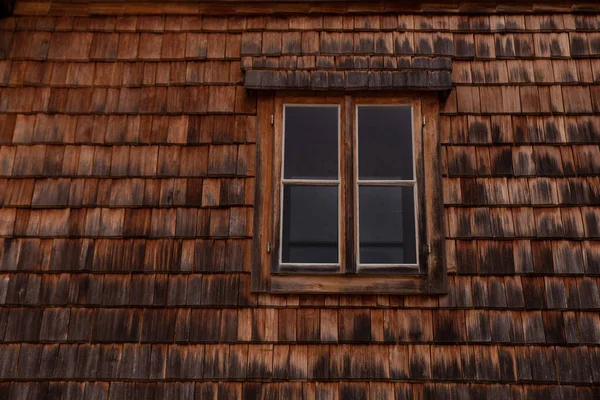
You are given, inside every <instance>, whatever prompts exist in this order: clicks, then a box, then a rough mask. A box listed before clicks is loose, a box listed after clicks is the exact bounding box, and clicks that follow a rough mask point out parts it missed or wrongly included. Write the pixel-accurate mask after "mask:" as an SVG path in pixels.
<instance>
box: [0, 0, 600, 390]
mask: <svg viewBox="0 0 600 400" xmlns="http://www.w3.org/2000/svg"><path fill="white" fill-rule="evenodd" d="M19 4H21V3H19ZM23 4H24V3H23ZM179 6H180V7H183V8H182V9H181V10H188V11H189V9H188V8H186V7H196V8H194V11H193V13H184V14H186V15H176V14H177V12H179V11H178V10H179V9H178V10H174V9H172V8H168V7H170V6H168V5H157V7H158V10H159V11H160V12H159V13H158V14H157V15H154V16H150V15H145V14H147V12H145V11H144V10H142V11H143V12H140V13H139V15H135V14H136V13H137V12H136V10H138V8H136V7H137V6H136V5H135V4H133V3H131V4H127V5H126V8H127V10H129V12H128V13H127V15H118V16H116V15H113V16H111V15H104V16H89V17H85V16H83V13H84V12H90V13H92V14H97V11H98V10H100V9H99V8H98V7H100V5H96V4H94V3H90V4H87V5H86V7H87V8H86V9H85V10H88V11H84V9H83V8H79V9H78V10H79V11H78V13H80V14H81V15H79V14H78V15H77V16H74V15H67V14H69V12H70V11H69V10H70V8H68V7H63V6H61V5H59V4H58V3H51V4H50V5H49V7H50V8H49V9H50V13H49V14H48V15H38V16H35V15H27V16H26V15H21V16H18V17H14V18H6V19H2V20H1V21H0V30H1V32H0V33H1V34H0V204H1V208H0V342H1V343H0V354H2V355H3V357H0V397H7V398H26V397H27V396H29V397H30V398H32V397H36V398H37V397H40V398H43V397H44V396H45V397H49V396H54V397H65V398H79V397H90V398H92V399H107V398H114V399H117V398H124V397H132V398H133V397H135V398H137V397H140V398H149V397H160V398H188V397H192V396H196V397H202V398H203V397H210V396H212V397H218V398H229V397H231V398H244V397H246V398H251V397H252V398H254V396H258V395H262V396H264V397H280V398H293V397H294V396H304V397H307V398H312V397H316V398H320V397H321V396H331V397H332V398H366V397H367V396H370V397H371V398H399V399H400V398H413V397H419V396H423V397H425V396H428V397H432V398H433V397H436V398H437V397H461V398H463V397H464V398H467V397H469V396H471V397H486V396H487V397H490V398H509V397H511V396H512V397H515V398H528V397H534V398H536V397H540V398H541V397H545V398H554V397H557V398H559V397H561V396H562V397H563V398H579V397H581V398H586V396H587V398H595V397H598V390H597V389H596V387H597V384H598V382H599V380H600V376H598V373H597V370H598V366H599V363H600V353H599V351H598V345H599V343H600V320H599V318H598V315H597V311H598V309H599V307H600V304H599V302H600V295H599V293H600V289H599V287H600V286H599V285H600V280H599V278H598V275H599V273H600V256H599V254H600V246H599V244H598V239H599V238H600V231H599V230H598V226H599V224H600V213H599V212H598V209H597V208H598V206H599V205H600V181H599V178H598V174H599V173H600V164H599V162H598V160H600V151H599V147H598V143H599V141H600V120H599V119H598V116H597V114H598V111H599V110H600V90H599V89H598V83H600V64H599V61H598V60H599V59H598V56H599V55H600V45H599V43H600V41H599V38H598V33H597V30H598V27H599V26H600V25H599V22H598V15H597V13H598V11H600V10H598V9H597V6H596V5H594V4H588V5H586V6H581V7H580V8H577V7H579V6H577V5H572V4H570V3H569V4H566V3H565V4H563V3H561V4H553V5H552V6H551V8H546V9H545V10H546V11H547V12H546V13H545V14H536V13H531V12H530V11H534V9H533V8H531V7H530V6H529V5H527V4H522V5H519V6H518V7H517V8H511V7H512V6H510V5H487V4H486V5H481V4H480V5H478V6H477V7H476V8H472V9H471V8H469V6H468V5H465V6H464V8H460V7H463V6H461V5H451V4H448V5H445V6H444V8H443V9H442V8H439V5H438V6H435V5H432V6H431V7H433V8H431V9H430V11H434V12H433V13H432V14H421V13H420V11H421V9H420V7H421V6H420V5H418V4H414V5H409V6H407V7H409V9H408V11H410V12H411V13H406V11H407V10H403V12H402V13H401V14H396V12H397V11H398V10H396V8H395V7H396V6H393V5H388V6H389V7H391V8H389V9H385V10H383V9H381V7H380V5H377V4H373V5H366V3H365V4H363V5H361V6H359V7H366V8H364V9H363V8H359V9H356V8H352V7H355V6H358V5H356V4H355V5H354V6H352V5H348V4H342V3H340V4H333V3H332V4H328V5H326V6H327V7H331V8H326V9H323V8H319V7H320V6H316V5H315V7H317V8H315V9H314V10H312V12H311V13H304V12H305V9H304V8H302V9H300V8H296V9H295V10H296V11H295V12H293V13H291V14H292V15H288V14H287V13H286V12H283V13H282V14H281V15H277V16H273V15H270V14H271V12H272V10H273V9H274V8H273V7H270V6H269V7H261V8H260V9H259V11H260V13H258V14H257V12H256V11H257V10H256V9H250V8H248V6H245V5H240V8H239V9H236V15H234V14H230V11H231V10H229V11H227V10H225V9H224V8H222V7H227V6H222V5H213V7H217V8H215V10H217V9H218V10H219V11H222V12H220V13H219V15H213V16H209V15H204V14H205V13H207V12H209V11H210V10H209V9H207V8H206V7H207V6H206V5H202V4H197V5H192V4H182V5H179ZM23 7H24V6H22V8H20V9H18V12H19V13H20V14H26V13H29V12H30V11H28V9H27V8H23ZM219 7H221V8H219ZM278 7H282V8H281V10H285V9H287V8H286V7H298V6H297V5H293V4H281V5H278ZM323 7H325V5H324V6H323ZM348 7H351V8H352V9H350V10H348ZM436 7H437V8H436ZM456 7H459V8H456ZM498 7H500V8H498ZM503 7H504V8H503ZM585 7H587V8H585ZM584 8H585V9H584ZM115 10H116V9H115ZM119 10H122V9H121V8H119ZM468 10H471V11H477V14H476V15H475V14H473V15H471V14H467V13H464V12H462V11H468ZM572 10H576V11H578V12H579V11H581V12H582V13H577V14H574V13H571V11H572ZM38 11H39V10H38ZM101 11H102V13H103V14H107V13H108V14H110V13H112V12H113V11H112V9H106V8H104V9H101ZM213 11H214V10H213ZM249 11H252V13H251V14H248V12H249ZM319 11H324V12H325V13H324V14H321V13H320V12H319ZM348 11H349V12H348ZM357 11H361V12H357ZM362 11H364V13H363V12H362ZM382 11H385V12H382ZM450 11H452V12H450ZM585 11H592V12H591V13H589V14H585V13H583V12H585ZM40 12H41V11H40ZM161 12H164V14H165V15H163V14H161ZM59 14H63V15H60V16H59ZM120 14H122V13H120ZM142 14H144V15H142ZM166 14H168V15H166ZM55 15H56V16H55ZM264 88H268V89H278V90H279V89H289V88H293V89H310V90H315V91H316V90H319V91H321V92H319V93H321V94H323V92H322V91H327V90H337V91H341V90H343V91H346V90H357V91H368V90H371V89H378V90H379V89H386V90H388V91H389V90H406V89H410V90H414V91H415V92H414V93H415V94H417V93H418V92H419V91H421V90H425V89H426V90H430V89H431V90H437V91H444V90H449V93H447V95H448V96H447V97H444V98H442V99H441V103H440V109H441V115H440V120H439V124H440V136H441V146H440V150H441V151H440V153H441V157H442V160H443V162H442V164H443V167H442V168H443V186H444V201H445V204H446V207H445V219H446V227H447V228H446V232H445V236H446V250H447V251H446V253H447V263H448V269H449V271H450V277H449V281H450V288H449V292H450V293H449V294H448V295H445V296H441V297H432V298H420V297H415V296H408V297H403V296H376V295H374V296H320V297H319V296H316V297H315V296H291V295H289V296H275V295H267V294H261V295H256V294H253V293H251V292H250V275H249V271H250V264H251V257H250V252H251V242H252V239H251V238H252V236H253V234H254V232H253V227H252V218H253V213H254V210H253V203H254V195H255V193H254V191H255V186H256V182H255V175H256V166H255V159H254V158H255V151H256V147H255V145H256V140H257V138H256V136H257V132H256V118H257V94H256V92H255V91H253V90H250V89H264ZM407 380H408V381H407Z"/></svg>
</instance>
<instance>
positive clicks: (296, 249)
mask: <svg viewBox="0 0 600 400" xmlns="http://www.w3.org/2000/svg"><path fill="white" fill-rule="evenodd" d="M282 224H283V225H282V226H283V235H282V236H283V238H282V261H283V262H284V263H337V262H338V227H339V222H338V187H337V185H336V186H320V185H284V189H283V222H282Z"/></svg>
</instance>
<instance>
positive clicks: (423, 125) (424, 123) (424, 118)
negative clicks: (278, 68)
mask: <svg viewBox="0 0 600 400" xmlns="http://www.w3.org/2000/svg"><path fill="white" fill-rule="evenodd" d="M271 117H272V115H271ZM423 126H425V117H423Z"/></svg>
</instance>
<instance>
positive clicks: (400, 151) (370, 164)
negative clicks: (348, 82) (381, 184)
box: [358, 106, 414, 180]
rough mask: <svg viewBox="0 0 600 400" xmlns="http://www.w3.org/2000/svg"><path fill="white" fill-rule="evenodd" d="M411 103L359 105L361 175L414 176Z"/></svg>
mask: <svg viewBox="0 0 600 400" xmlns="http://www.w3.org/2000/svg"><path fill="white" fill-rule="evenodd" d="M412 146H413V145H412V111H411V108H410V107H409V106H359V107H358V178H359V179H363V180H374V179H385V180H412V179H413V177H414V175H413V154H412V151H413V150H412Z"/></svg>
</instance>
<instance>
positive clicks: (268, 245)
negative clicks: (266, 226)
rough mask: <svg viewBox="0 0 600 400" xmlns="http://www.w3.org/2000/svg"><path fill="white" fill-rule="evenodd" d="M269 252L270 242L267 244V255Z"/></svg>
mask: <svg viewBox="0 0 600 400" xmlns="http://www.w3.org/2000/svg"><path fill="white" fill-rule="evenodd" d="M270 252H271V242H267V253H270Z"/></svg>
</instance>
